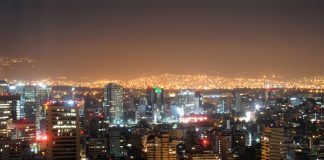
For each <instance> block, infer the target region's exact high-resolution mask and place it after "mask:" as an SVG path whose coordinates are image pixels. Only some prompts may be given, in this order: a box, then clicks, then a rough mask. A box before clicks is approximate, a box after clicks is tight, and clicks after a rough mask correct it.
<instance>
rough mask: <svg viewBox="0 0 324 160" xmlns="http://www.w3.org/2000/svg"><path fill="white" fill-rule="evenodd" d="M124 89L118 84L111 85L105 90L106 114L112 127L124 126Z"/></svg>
mask: <svg viewBox="0 0 324 160" xmlns="http://www.w3.org/2000/svg"><path fill="white" fill-rule="evenodd" d="M123 93H124V92H123V87H122V86H120V85H118V84H116V83H109V84H108V85H106V86H105V90H104V112H105V116H106V119H107V120H108V121H109V123H110V124H112V125H121V124H123V123H124V122H123V121H124V120H123V115H124V105H123Z"/></svg>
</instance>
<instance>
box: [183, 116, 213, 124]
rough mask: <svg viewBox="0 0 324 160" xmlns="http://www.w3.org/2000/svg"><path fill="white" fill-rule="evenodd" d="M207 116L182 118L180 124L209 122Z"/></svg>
mask: <svg viewBox="0 0 324 160" xmlns="http://www.w3.org/2000/svg"><path fill="white" fill-rule="evenodd" d="M207 119H208V118H207V116H185V117H180V123H197V122H203V121H207Z"/></svg>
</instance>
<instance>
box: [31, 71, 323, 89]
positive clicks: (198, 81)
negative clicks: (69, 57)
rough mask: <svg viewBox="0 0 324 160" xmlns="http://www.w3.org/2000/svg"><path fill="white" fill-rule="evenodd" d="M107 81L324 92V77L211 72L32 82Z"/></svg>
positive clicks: (126, 84)
mask: <svg viewBox="0 0 324 160" xmlns="http://www.w3.org/2000/svg"><path fill="white" fill-rule="evenodd" d="M107 83H118V84H120V85H122V86H123V87H125V88H135V89H146V88H147V86H162V87H163V88H165V89H234V88H252V89H253V88H300V89H314V92H319V93H321V92H324V77H323V76H317V77H310V78H301V79H295V80H275V79H266V78H259V79H253V78H234V79H233V78H224V77H217V76H208V75H174V74H162V75H159V76H149V77H142V78H137V79H134V80H130V81H118V80H112V81H111V80H98V81H86V82H84V81H83V82H78V81H73V80H69V79H68V78H66V77H58V78H48V79H43V80H40V81H32V82H29V83H28V84H47V85H50V86H80V87H89V88H102V87H103V86H104V85H105V84H107Z"/></svg>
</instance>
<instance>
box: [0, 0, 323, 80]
mask: <svg viewBox="0 0 324 160" xmlns="http://www.w3.org/2000/svg"><path fill="white" fill-rule="evenodd" d="M0 57H28V58H32V59H36V60H37V73H36V74H33V75H34V76H36V77H34V78H40V77H46V76H57V75H66V76H71V77H81V76H88V77H91V78H92V79H97V78H112V79H124V80H127V79H131V78H135V77H140V76H143V75H156V74H161V73H175V74H197V73H202V74H212V75H214V74H216V73H217V72H220V73H221V74H222V75H226V76H252V77H261V75H263V74H268V75H270V74H278V75H283V76H285V77H292V78H293V77H302V76H315V75H324V1H320V0H319V1H315V0H290V1H287V0H255V1H252V0H240V1H234V0H147V1H146V0H84V1H76V0H1V1H0ZM35 70H36V69H35ZM17 76H19V75H17Z"/></svg>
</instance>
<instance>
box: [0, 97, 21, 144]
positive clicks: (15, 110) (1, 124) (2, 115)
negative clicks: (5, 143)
mask: <svg viewBox="0 0 324 160" xmlns="http://www.w3.org/2000/svg"><path fill="white" fill-rule="evenodd" d="M19 110H20V96H19V95H16V94H10V93H0V138H1V137H2V138H3V137H7V124H8V122H10V121H12V120H17V117H18V118H19V117H20V116H19V113H20V112H19Z"/></svg>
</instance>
